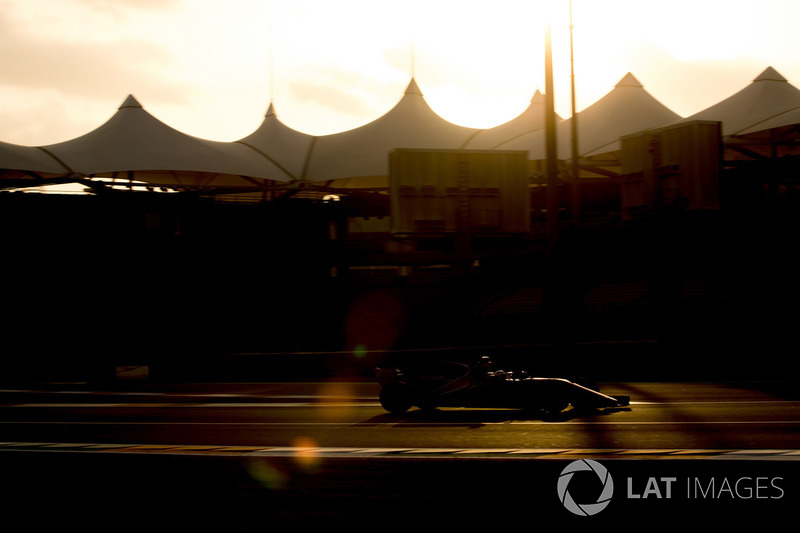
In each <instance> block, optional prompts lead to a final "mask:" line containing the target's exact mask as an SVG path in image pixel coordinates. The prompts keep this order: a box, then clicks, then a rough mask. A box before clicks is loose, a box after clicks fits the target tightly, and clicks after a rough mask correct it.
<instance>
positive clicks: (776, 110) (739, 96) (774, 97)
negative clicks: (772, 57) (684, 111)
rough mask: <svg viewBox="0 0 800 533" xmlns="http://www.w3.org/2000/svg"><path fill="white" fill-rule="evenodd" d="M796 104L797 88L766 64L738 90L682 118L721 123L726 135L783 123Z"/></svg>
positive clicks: (799, 95)
mask: <svg viewBox="0 0 800 533" xmlns="http://www.w3.org/2000/svg"><path fill="white" fill-rule="evenodd" d="M798 107H800V89H798V88H796V87H795V86H793V85H791V84H790V83H789V82H788V81H787V80H786V78H784V77H783V76H781V75H780V74H779V73H778V72H777V71H776V70H775V69H774V68H772V67H768V68H767V69H766V70H764V72H762V73H761V74H760V75H759V76H758V77H756V78H755V79H754V80H753V81H752V83H750V84H749V85H748V86H746V87H745V88H743V89H742V90H740V91H739V92H737V93H735V94H733V95H731V96H729V97H728V98H726V99H724V100H722V101H720V102H718V103H716V104H714V105H712V106H710V107H708V108H706V109H704V110H702V111H700V112H698V113H695V114H694V115H691V116H689V117H686V118H685V119H683V121H690V120H714V121H719V122H722V135H723V137H727V136H732V135H741V134H745V133H752V132H754V131H759V130H762V129H769V128H771V127H777V126H779V125H787V124H788V122H787V120H792V118H790V117H791V115H786V113H787V112H788V111H791V110H794V109H796V108H798ZM779 117H781V118H779Z"/></svg>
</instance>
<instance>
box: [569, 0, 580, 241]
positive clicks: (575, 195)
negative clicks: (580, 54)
mask: <svg viewBox="0 0 800 533" xmlns="http://www.w3.org/2000/svg"><path fill="white" fill-rule="evenodd" d="M573 28H574V26H573V24H572V0H570V2H569V62H570V89H571V91H572V120H571V121H570V124H571V126H572V187H571V189H572V222H573V224H574V225H575V226H576V227H577V226H578V224H580V221H581V194H580V189H579V185H578V177H579V176H580V155H579V153H578V116H577V115H576V113H575V105H576V104H575V49H574V46H573V43H572V30H573Z"/></svg>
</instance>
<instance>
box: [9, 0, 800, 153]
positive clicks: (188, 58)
mask: <svg viewBox="0 0 800 533" xmlns="http://www.w3.org/2000/svg"><path fill="white" fill-rule="evenodd" d="M568 6H569V2H568V0H551V1H549V2H548V1H545V0H527V1H519V0H492V1H488V0H457V1H451V0H404V1H402V2H384V1H381V0H338V1H336V2H331V1H324V0H226V1H225V2H221V1H219V0H0V41H1V43H0V44H1V45H2V49H3V56H2V68H0V102H2V104H1V105H0V141H5V142H10V143H16V144H23V145H46V144H51V143H55V142H60V141H65V140H69V139H71V138H73V137H76V136H79V135H82V134H84V133H87V132H88V131H90V130H92V129H94V128H96V127H97V126H99V125H100V124H102V123H103V122H105V121H106V120H107V119H108V118H109V117H110V116H111V115H112V114H113V113H114V112H115V111H116V109H117V107H118V106H119V105H120V104H121V103H122V101H123V100H125V97H126V96H127V95H128V94H133V95H134V96H136V98H137V99H138V100H139V101H140V102H141V103H142V104H143V105H144V107H145V109H147V110H148V111H149V112H150V113H152V114H153V115H154V116H156V117H157V118H159V119H160V120H162V121H164V122H165V123H167V124H169V125H170V126H172V127H174V128H176V129H179V130H181V131H183V132H185V133H188V134H191V135H195V136H198V137H203V138H207V139H213V140H220V141H232V140H237V139H240V138H242V137H244V136H246V135H248V134H249V133H251V132H252V131H253V130H254V129H255V128H257V127H258V125H259V124H260V122H261V120H262V119H263V116H264V113H265V111H266V109H267V107H268V106H269V103H270V101H271V100H273V101H274V103H275V106H276V110H277V113H278V116H279V117H280V119H281V121H283V122H284V123H286V124H287V125H289V126H290V127H292V128H294V129H297V130H300V131H303V132H306V133H311V134H318V135H320V134H327V133H335V132H338V131H342V130H346V129H350V128H353V127H357V126H359V125H362V124H365V123H367V122H370V121H372V120H374V119H376V118H378V117H379V116H380V115H382V114H384V113H385V112H386V111H388V110H389V109H390V108H391V107H392V106H393V105H394V104H395V103H396V102H397V101H398V100H399V99H400V98H401V96H402V94H403V91H404V90H405V87H406V85H407V84H408V82H409V79H410V77H411V75H412V73H413V74H414V76H415V78H416V80H417V82H418V84H419V86H420V88H421V90H422V92H423V94H424V96H425V98H426V100H427V102H428V103H429V104H430V106H431V107H432V108H433V110H434V111H436V112H437V113H438V114H439V115H441V116H442V117H444V118H446V119H448V120H450V121H451V122H455V123H457V124H461V125H465V126H472V127H491V126H494V125H497V124H500V123H502V122H505V121H507V120H510V119H511V118H513V117H515V116H516V115H518V114H519V113H521V112H522V111H523V110H524V109H525V107H526V106H527V105H528V102H529V101H530V98H531V96H532V95H533V93H534V92H535V91H536V90H537V89H539V90H543V89H544V66H543V58H544V36H543V35H544V27H545V22H546V21H547V20H550V21H551V24H552V32H553V52H554V61H555V65H556V66H555V100H556V108H557V109H556V110H557V112H558V113H559V114H560V115H561V116H562V117H568V116H569V115H570V92H569V9H568ZM658 6H662V7H658ZM573 18H574V24H575V34H574V39H575V73H576V85H577V108H578V110H579V111H580V110H581V109H582V108H585V107H587V106H588V105H591V104H592V103H593V102H595V101H596V100H598V99H599V98H601V97H602V96H603V95H604V94H606V93H607V92H608V91H610V90H611V89H612V88H613V86H614V84H615V83H616V82H617V81H619V79H620V78H622V77H623V76H624V75H625V73H626V72H632V73H633V74H634V75H635V76H636V77H637V78H638V79H639V81H641V82H642V84H643V85H644V86H645V88H646V89H647V90H648V91H649V92H650V93H651V94H652V95H653V96H655V97H656V98H658V99H659V100H660V101H661V102H662V103H664V104H665V105H666V106H668V107H669V108H671V109H672V110H673V111H675V112H676V113H678V114H680V115H682V116H688V115H691V114H693V113H695V112H697V111H700V110H702V109H704V108H706V107H708V106H709V105H712V104H714V103H716V102H718V101H719V100H721V99H723V98H726V97H727V96H730V95H731V94H733V93H735V92H737V91H738V90H740V89H741V88H743V87H745V86H746V85H747V84H749V83H750V82H751V80H752V79H753V78H755V77H756V76H757V75H758V74H760V73H761V71H763V70H764V69H765V68H766V67H768V66H773V67H774V68H775V69H776V70H778V72H780V73H781V74H783V75H784V76H785V77H786V78H787V79H788V80H789V82H790V83H792V84H794V85H800V37H798V33H797V32H796V30H795V27H794V25H795V24H796V21H797V20H800V2H797V1H796V0H762V1H760V2H752V1H748V2H744V1H739V0H672V1H670V2H663V3H661V2H652V1H641V0H603V1H598V0H573ZM412 50H413V52H412Z"/></svg>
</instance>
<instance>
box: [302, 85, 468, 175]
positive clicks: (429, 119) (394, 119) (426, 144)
mask: <svg viewBox="0 0 800 533" xmlns="http://www.w3.org/2000/svg"><path fill="white" fill-rule="evenodd" d="M477 131H479V130H477V129H474V128H467V127H463V126H458V125H456V124H453V123H451V122H448V121H447V120H445V119H443V118H442V117H440V116H439V115H437V114H436V113H435V112H434V111H433V110H432V109H431V108H430V106H429V105H428V103H427V102H426V101H425V99H424V98H423V96H422V92H421V91H420V89H419V86H418V85H417V82H416V81H415V80H414V79H413V78H412V79H411V82H410V83H409V84H408V87H407V89H406V91H405V94H404V95H403V97H402V98H401V100H400V101H399V102H398V103H397V104H396V105H395V106H394V107H393V108H392V109H391V110H389V111H388V112H387V113H386V114H385V115H383V116H381V117H380V118H378V119H376V120H374V121H373V122H370V123H368V124H365V125H363V126H360V127H357V128H354V129H352V130H348V131H344V132H340V133H334V134H331V135H323V136H319V137H315V138H314V140H313V143H312V144H311V147H310V149H309V152H308V156H307V159H306V162H305V166H304V169H303V173H302V176H301V177H302V178H304V179H307V180H309V181H312V182H324V181H330V180H342V179H346V181H340V182H339V183H337V184H336V185H345V186H369V185H370V184H372V185H375V186H382V187H386V186H387V175H388V168H389V165H388V157H389V156H388V154H389V152H390V151H391V150H393V149H395V148H431V149H458V148H461V147H462V146H463V145H464V143H465V142H466V141H467V139H469V138H470V137H471V136H472V135H474V134H475V133H476V132H477ZM354 182H355V183H354Z"/></svg>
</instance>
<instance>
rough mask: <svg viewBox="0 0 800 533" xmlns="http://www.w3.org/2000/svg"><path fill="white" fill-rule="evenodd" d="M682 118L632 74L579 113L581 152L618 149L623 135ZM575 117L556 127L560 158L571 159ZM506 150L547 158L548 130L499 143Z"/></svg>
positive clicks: (579, 146)
mask: <svg viewBox="0 0 800 533" xmlns="http://www.w3.org/2000/svg"><path fill="white" fill-rule="evenodd" d="M678 118H680V117H679V116H678V115H677V114H676V113H674V112H673V111H671V110H670V109H668V108H667V107H666V106H664V105H663V104H662V103H661V102H659V101H658V100H656V99H655V98H654V97H653V96H651V95H650V93H648V92H647V91H646V90H645V89H644V86H643V85H642V84H641V83H640V82H639V80H637V79H636V77H635V76H633V74H631V73H630V72H629V73H627V74H625V76H623V77H622V79H620V81H619V82H618V83H617V84H616V85H615V86H614V88H613V89H612V90H611V91H610V92H609V93H608V94H606V95H605V96H604V97H602V98H601V99H600V100H598V101H596V102H595V103H594V104H592V105H590V106H589V107H587V108H586V109H584V110H583V111H580V112H578V113H577V114H576V119H577V126H578V151H579V153H580V154H581V156H583V157H589V156H593V155H598V154H603V153H608V152H613V151H616V150H619V139H620V137H622V136H624V135H628V134H631V133H635V132H637V131H642V130H645V129H649V128H654V127H658V126H663V125H665V124H667V123H669V122H672V121H674V120H676V119H678ZM571 127H572V118H569V119H566V120H562V121H561V122H559V123H558V124H557V126H556V129H557V138H558V157H559V159H570V158H571V157H572V156H571V141H570V139H571ZM497 148H500V149H503V150H528V154H529V159H544V158H545V131H544V130H543V129H539V130H537V131H534V132H531V133H528V134H525V135H522V136H519V137H517V138H515V139H509V140H508V141H506V142H504V143H502V144H500V145H498V146H497Z"/></svg>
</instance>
